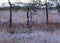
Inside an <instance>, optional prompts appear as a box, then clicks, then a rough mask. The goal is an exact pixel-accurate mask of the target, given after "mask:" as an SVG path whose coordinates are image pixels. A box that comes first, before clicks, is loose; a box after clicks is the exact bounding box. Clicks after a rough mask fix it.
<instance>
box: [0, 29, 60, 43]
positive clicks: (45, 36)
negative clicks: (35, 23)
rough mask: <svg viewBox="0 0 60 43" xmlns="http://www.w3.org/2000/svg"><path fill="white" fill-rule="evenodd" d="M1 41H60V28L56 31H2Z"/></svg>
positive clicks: (3, 42) (8, 42) (57, 42)
mask: <svg viewBox="0 0 60 43" xmlns="http://www.w3.org/2000/svg"><path fill="white" fill-rule="evenodd" d="M0 43H60V30H55V31H54V32H49V31H48V32H46V31H34V32H32V33H20V34H19V33H17V34H16V33H15V34H9V33H5V32H0Z"/></svg>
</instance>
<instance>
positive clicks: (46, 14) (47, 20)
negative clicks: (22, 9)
mask: <svg viewBox="0 0 60 43" xmlns="http://www.w3.org/2000/svg"><path fill="white" fill-rule="evenodd" d="M46 21H47V24H48V5H47V3H46Z"/></svg>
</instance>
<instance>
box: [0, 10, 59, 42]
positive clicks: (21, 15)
mask: <svg viewBox="0 0 60 43" xmlns="http://www.w3.org/2000/svg"><path fill="white" fill-rule="evenodd" d="M0 15H1V18H0V19H1V21H2V23H1V25H0V43H60V14H59V13H58V12H57V10H56V9H55V10H49V22H51V23H49V24H48V25H47V24H46V23H45V22H46V12H45V10H38V11H37V12H36V15H34V16H33V24H32V25H33V28H32V30H33V31H32V32H31V33H28V28H27V25H26V22H27V18H26V11H21V10H19V11H13V18H12V19H13V27H9V25H8V24H7V23H6V22H8V21H9V10H2V11H0ZM3 22H5V23H3ZM11 32H13V34H11Z"/></svg>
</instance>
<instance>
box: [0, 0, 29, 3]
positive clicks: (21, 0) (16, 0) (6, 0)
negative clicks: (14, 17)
mask: <svg viewBox="0 0 60 43" xmlns="http://www.w3.org/2000/svg"><path fill="white" fill-rule="evenodd" d="M10 1H11V2H12V3H13V2H18V1H20V2H30V0H10ZM4 2H8V0H0V3H4Z"/></svg>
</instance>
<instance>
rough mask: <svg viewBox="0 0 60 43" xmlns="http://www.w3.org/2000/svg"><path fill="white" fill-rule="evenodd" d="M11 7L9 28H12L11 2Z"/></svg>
mask: <svg viewBox="0 0 60 43" xmlns="http://www.w3.org/2000/svg"><path fill="white" fill-rule="evenodd" d="M9 5H10V19H9V26H10V27H12V6H11V2H9Z"/></svg>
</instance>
